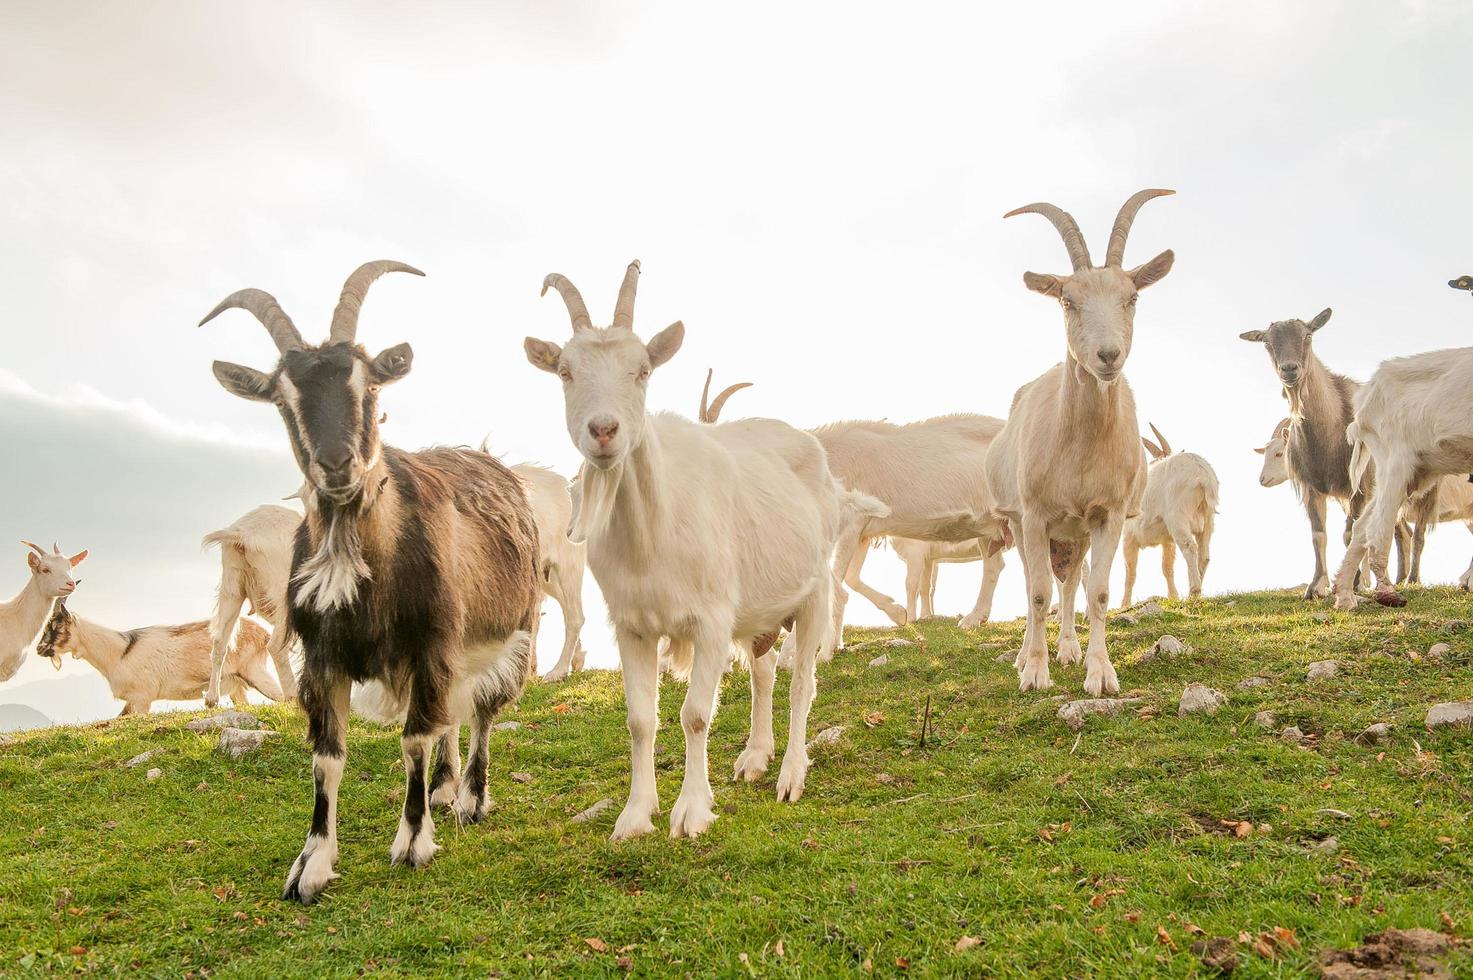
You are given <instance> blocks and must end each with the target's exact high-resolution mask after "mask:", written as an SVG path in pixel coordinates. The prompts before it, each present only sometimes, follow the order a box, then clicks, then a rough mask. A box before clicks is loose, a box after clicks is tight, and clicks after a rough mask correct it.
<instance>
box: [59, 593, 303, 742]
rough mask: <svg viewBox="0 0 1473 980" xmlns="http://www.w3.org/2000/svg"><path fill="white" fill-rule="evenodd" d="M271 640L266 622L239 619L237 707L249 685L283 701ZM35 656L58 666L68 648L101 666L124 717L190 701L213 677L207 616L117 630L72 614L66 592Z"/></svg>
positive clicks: (234, 675) (233, 663)
mask: <svg viewBox="0 0 1473 980" xmlns="http://www.w3.org/2000/svg"><path fill="white" fill-rule="evenodd" d="M266 640H267V636H266V631H265V630H263V629H262V628H261V627H259V626H257V625H256V624H255V623H253V622H251V621H250V620H248V619H247V620H244V621H242V622H241V624H240V632H239V635H238V636H237V637H236V640H235V645H234V648H233V649H232V650H231V651H230V654H229V656H228V657H227V659H226V663H227V665H228V666H229V668H230V669H229V671H228V672H227V673H226V675H225V681H226V685H227V687H228V688H229V690H230V699H231V700H232V701H234V702H235V703H236V704H245V700H246V697H245V696H246V687H247V686H250V687H253V688H255V689H256V690H258V691H260V692H261V693H262V694H264V695H266V697H268V698H270V699H271V700H273V701H280V700H282V697H283V695H282V693H281V688H280V687H279V686H278V685H277V683H276V680H275V679H274V678H273V677H272V676H271V673H270V672H269V671H268V670H267V669H266ZM36 653H37V654H39V655H40V656H42V657H47V658H49V659H51V660H52V662H53V663H59V661H60V658H61V655H62V654H64V653H70V654H71V655H72V656H74V657H76V658H77V659H78V660H85V661H86V662H87V663H89V664H91V665H92V666H93V667H96V668H97V671H98V673H100V674H102V676H103V677H104V678H106V679H107V685H108V687H109V688H111V689H112V694H113V697H115V698H117V699H118V700H119V701H122V702H123V711H122V714H124V715H136V714H146V713H147V712H148V711H149V709H150V708H152V707H153V703H154V702H155V701H191V700H193V699H195V698H197V697H199V696H200V695H202V694H203V693H204V691H205V686H206V685H207V684H209V682H210V624H209V623H207V622H204V621H203V620H202V621H200V622H198V623H185V624H184V625H183V626H149V627H146V628H144V629H136V630H125V631H119V630H114V629H108V628H107V627H106V626H99V625H98V624H97V623H94V622H91V621H90V620H86V619H83V618H82V617H80V616H77V615H74V614H73V613H71V612H69V611H68V610H67V607H66V598H65V597H63V598H60V599H57V600H56V604H55V605H54V606H53V607H52V610H51V618H50V619H48V620H47V621H46V628H45V629H44V630H42V631H41V638H40V639H39V640H37V641H36Z"/></svg>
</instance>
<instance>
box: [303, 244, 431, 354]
mask: <svg viewBox="0 0 1473 980" xmlns="http://www.w3.org/2000/svg"><path fill="white" fill-rule="evenodd" d="M386 272H407V273H409V274H410V275H414V276H422V275H424V273H423V272H420V271H419V270H418V269H416V268H415V267H414V266H412V265H405V264H404V263H403V262H395V261H393V260H391V259H379V260H377V261H374V262H365V263H363V264H362V265H360V266H359V267H358V268H356V269H354V270H353V274H352V275H351V276H349V277H348V281H347V282H345V283H343V293H342V295H341V296H339V297H338V305H337V307H336V308H335V309H334V310H333V311H332V329H331V330H329V331H328V334H327V342H328V343H329V344H351V343H352V342H353V341H354V340H355V339H357V336H358V311H359V310H361V309H362V308H363V297H364V296H365V295H366V294H367V293H368V287H369V286H371V285H372V284H373V281H374V280H375V279H377V278H378V277H379V276H381V275H383V274H384V273H386Z"/></svg>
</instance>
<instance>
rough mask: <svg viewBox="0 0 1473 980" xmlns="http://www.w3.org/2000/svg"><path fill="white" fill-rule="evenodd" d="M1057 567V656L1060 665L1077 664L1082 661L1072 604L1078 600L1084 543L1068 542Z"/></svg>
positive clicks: (1055, 574) (1082, 654) (1055, 572)
mask: <svg viewBox="0 0 1473 980" xmlns="http://www.w3.org/2000/svg"><path fill="white" fill-rule="evenodd" d="M1065 547H1066V548H1067V549H1068V551H1067V553H1066V554H1064V556H1063V559H1062V561H1061V562H1060V564H1059V566H1058V567H1057V568H1055V569H1054V578H1056V579H1057V580H1058V582H1059V646H1058V652H1057V656H1058V658H1059V663H1061V664H1077V663H1079V661H1081V660H1083V659H1084V652H1083V651H1082V650H1081V649H1080V648H1079V634H1078V624H1077V623H1076V622H1075V620H1076V619H1077V618H1078V617H1076V616H1075V615H1074V602H1075V600H1076V599H1078V598H1079V577H1080V575H1082V574H1083V572H1084V542H1082V541H1081V542H1078V543H1075V542H1070V543H1069V544H1067V545H1065Z"/></svg>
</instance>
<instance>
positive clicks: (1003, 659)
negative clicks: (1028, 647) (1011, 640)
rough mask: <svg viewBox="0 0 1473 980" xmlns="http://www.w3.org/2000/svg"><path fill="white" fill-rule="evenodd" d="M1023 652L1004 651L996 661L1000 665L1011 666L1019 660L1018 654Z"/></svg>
mask: <svg viewBox="0 0 1473 980" xmlns="http://www.w3.org/2000/svg"><path fill="white" fill-rule="evenodd" d="M1022 652H1023V651H1022V650H1004V651H1003V652H1002V653H999V654H998V655H997V658H996V659H997V662H998V663H1000V664H1011V663H1012V662H1013V661H1015V660H1017V659H1018V654H1020V653H1022Z"/></svg>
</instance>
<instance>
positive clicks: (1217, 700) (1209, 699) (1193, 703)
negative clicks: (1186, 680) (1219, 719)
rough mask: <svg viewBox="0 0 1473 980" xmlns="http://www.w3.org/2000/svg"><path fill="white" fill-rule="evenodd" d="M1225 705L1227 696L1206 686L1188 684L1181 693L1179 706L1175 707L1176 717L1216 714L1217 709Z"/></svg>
mask: <svg viewBox="0 0 1473 980" xmlns="http://www.w3.org/2000/svg"><path fill="white" fill-rule="evenodd" d="M1226 703H1227V695H1225V694H1223V693H1222V692H1221V691H1219V690H1216V689H1215V688H1211V687H1208V686H1207V685H1206V684H1188V685H1187V686H1186V690H1184V691H1182V692H1181V704H1179V705H1178V706H1177V709H1176V714H1177V717H1185V716H1186V715H1194V714H1198V713H1206V714H1209V715H1212V714H1216V713H1217V709H1218V708H1221V707H1222V706H1223V705H1224V704H1226Z"/></svg>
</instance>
